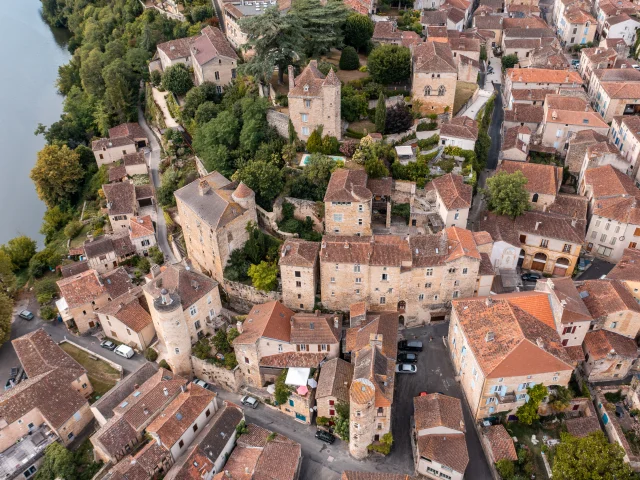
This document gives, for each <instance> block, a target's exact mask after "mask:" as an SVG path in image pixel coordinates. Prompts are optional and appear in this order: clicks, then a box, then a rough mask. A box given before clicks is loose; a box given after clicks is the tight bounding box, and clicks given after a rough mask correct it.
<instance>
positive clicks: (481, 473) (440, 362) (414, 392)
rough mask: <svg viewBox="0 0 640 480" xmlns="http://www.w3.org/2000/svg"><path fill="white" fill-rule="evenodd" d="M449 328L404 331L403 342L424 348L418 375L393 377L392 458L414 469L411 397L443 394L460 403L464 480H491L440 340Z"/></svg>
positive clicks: (464, 403)
mask: <svg viewBox="0 0 640 480" xmlns="http://www.w3.org/2000/svg"><path fill="white" fill-rule="evenodd" d="M448 328H449V322H443V323H438V324H433V325H427V326H426V327H421V328H418V329H411V330H405V331H404V332H403V333H404V337H405V338H406V339H411V340H413V339H414V338H415V339H418V340H422V343H423V345H424V347H425V348H424V351H423V352H422V353H420V354H419V355H418V363H417V367H418V373H416V374H415V375H413V374H404V375H397V376H396V393H395V400H394V404H393V422H392V429H393V440H394V445H393V453H392V457H396V456H400V457H401V460H402V463H403V464H409V465H411V466H412V468H413V453H412V451H411V438H410V431H409V425H410V418H411V416H412V415H413V398H414V397H416V396H418V395H419V394H420V392H427V393H433V392H442V393H444V394H445V395H449V396H451V397H455V398H459V399H460V400H462V410H463V413H464V421H465V424H466V426H467V433H466V439H467V450H468V451H469V465H468V466H467V470H466V474H465V478H473V479H474V480H484V479H486V480H491V478H492V476H491V472H490V470H489V466H488V464H487V460H486V458H485V456H484V451H483V450H482V446H481V445H480V440H479V438H478V435H477V433H476V430H475V428H474V427H473V422H474V421H473V418H472V417H471V414H470V413H469V409H468V407H467V404H466V401H465V400H464V398H463V396H462V390H461V388H460V385H459V384H458V383H457V382H456V381H455V379H454V372H453V366H452V365H451V361H450V360H449V351H448V349H447V348H446V347H445V345H444V344H443V341H442V337H443V336H445V335H447V331H448ZM431 336H433V341H431V342H429V338H430V337H431Z"/></svg>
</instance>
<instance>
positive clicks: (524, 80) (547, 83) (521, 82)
mask: <svg viewBox="0 0 640 480" xmlns="http://www.w3.org/2000/svg"><path fill="white" fill-rule="evenodd" d="M514 20H515V19H514ZM552 35H553V32H552ZM581 86H582V78H580V74H579V73H578V72H576V71H572V70H568V69H567V70H553V69H548V68H509V69H507V73H506V75H505V82H504V92H505V93H504V98H511V91H512V90H519V89H532V88H533V89H539V88H545V89H553V90H554V91H555V92H556V93H557V92H558V90H559V89H560V88H580V87H581Z"/></svg>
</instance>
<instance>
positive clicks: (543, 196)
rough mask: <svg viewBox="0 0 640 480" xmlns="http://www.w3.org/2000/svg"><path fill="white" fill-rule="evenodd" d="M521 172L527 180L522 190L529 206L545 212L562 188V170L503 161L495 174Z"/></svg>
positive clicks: (547, 166) (535, 164) (533, 164)
mask: <svg viewBox="0 0 640 480" xmlns="http://www.w3.org/2000/svg"><path fill="white" fill-rule="evenodd" d="M499 172H505V173H508V174H512V173H515V172H521V173H522V174H523V175H524V177H525V178H526V179H527V183H526V184H525V186H524V188H525V190H526V191H527V192H528V193H529V205H530V206H531V208H532V209H533V210H541V211H543V212H544V211H546V210H547V208H548V207H549V205H551V204H552V203H554V202H555V201H556V196H557V195H558V192H559V191H560V187H561V186H562V168H561V167H555V166H553V165H541V164H538V163H528V162H514V161H511V160H504V161H503V162H502V163H501V164H500V166H499V167H498V170H497V172H496V173H499Z"/></svg>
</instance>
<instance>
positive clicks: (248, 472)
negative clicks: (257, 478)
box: [244, 467, 251, 475]
mask: <svg viewBox="0 0 640 480" xmlns="http://www.w3.org/2000/svg"><path fill="white" fill-rule="evenodd" d="M244 473H246V474H247V475H249V474H250V473H251V470H249V467H244Z"/></svg>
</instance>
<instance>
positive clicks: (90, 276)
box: [56, 270, 107, 308]
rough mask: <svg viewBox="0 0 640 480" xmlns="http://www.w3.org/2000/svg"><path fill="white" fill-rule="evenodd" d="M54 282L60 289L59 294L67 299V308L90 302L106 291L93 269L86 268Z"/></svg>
mask: <svg viewBox="0 0 640 480" xmlns="http://www.w3.org/2000/svg"><path fill="white" fill-rule="evenodd" d="M56 283H57V284H58V288H59V289H60V295H61V296H62V297H64V299H65V300H66V301H67V305H69V308H76V307H79V306H81V305H85V304H87V303H91V302H92V301H95V300H96V299H97V298H98V297H100V296H101V295H104V294H105V293H106V292H107V291H106V289H105V287H104V285H103V284H102V282H101V281H100V277H99V276H98V272H96V271H95V270H87V271H85V272H82V273H79V274H78V275H74V276H73V277H68V278H63V279H62V280H58V281H57V282H56Z"/></svg>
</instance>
